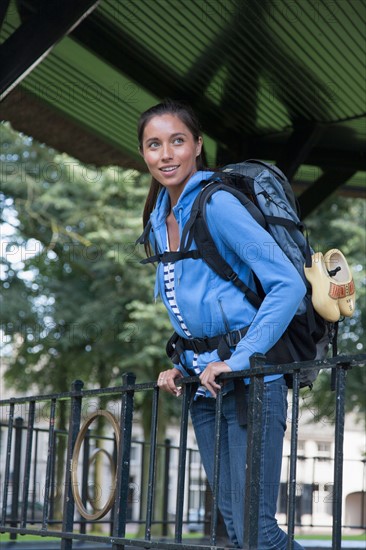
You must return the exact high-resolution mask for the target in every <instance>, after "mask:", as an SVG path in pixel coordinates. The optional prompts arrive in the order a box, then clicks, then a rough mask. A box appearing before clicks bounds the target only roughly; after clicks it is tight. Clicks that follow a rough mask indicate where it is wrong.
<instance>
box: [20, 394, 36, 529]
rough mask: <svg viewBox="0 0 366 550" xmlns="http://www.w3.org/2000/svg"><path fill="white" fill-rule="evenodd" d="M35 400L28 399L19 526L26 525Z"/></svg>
mask: <svg viewBox="0 0 366 550" xmlns="http://www.w3.org/2000/svg"><path fill="white" fill-rule="evenodd" d="M35 407H36V402H35V401H30V403H29V412H28V425H27V443H26V448H25V459H24V476H23V491H22V512H21V522H20V526H21V527H26V525H27V512H28V497H29V482H30V470H31V459H32V445H33V430H34V416H35Z"/></svg>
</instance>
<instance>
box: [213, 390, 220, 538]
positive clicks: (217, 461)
mask: <svg viewBox="0 0 366 550" xmlns="http://www.w3.org/2000/svg"><path fill="white" fill-rule="evenodd" d="M221 427H222V391H219V392H218V394H217V396H216V411H215V451H214V473H213V480H212V501H211V528H210V544H211V545H212V546H216V531H217V516H218V511H219V492H220V462H221V456H220V454H221V453H220V448H221V432H222V430H221Z"/></svg>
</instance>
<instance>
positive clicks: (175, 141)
mask: <svg viewBox="0 0 366 550" xmlns="http://www.w3.org/2000/svg"><path fill="white" fill-rule="evenodd" d="M183 142H184V139H183V138H175V140H174V143H178V144H181V143H183Z"/></svg>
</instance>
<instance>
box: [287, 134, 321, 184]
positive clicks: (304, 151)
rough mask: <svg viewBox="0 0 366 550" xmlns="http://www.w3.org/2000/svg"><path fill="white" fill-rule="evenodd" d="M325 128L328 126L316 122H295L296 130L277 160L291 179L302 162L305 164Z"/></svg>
mask: <svg viewBox="0 0 366 550" xmlns="http://www.w3.org/2000/svg"><path fill="white" fill-rule="evenodd" d="M325 128H326V126H324V125H320V124H316V123H305V124H301V125H300V124H298V125H297V126H296V124H295V128H294V131H293V132H292V134H291V136H290V137H289V139H288V141H287V144H286V145H285V147H284V151H283V154H282V155H281V156H280V158H279V159H278V161H277V166H278V167H279V168H280V169H281V170H282V171H283V172H284V173H285V174H286V176H287V177H288V179H289V180H291V179H292V178H293V177H294V175H295V174H296V172H297V170H298V169H299V168H300V166H301V164H304V162H305V161H306V159H307V157H308V155H309V153H310V151H311V150H312V149H313V147H314V146H315V145H316V144H317V142H318V140H319V138H320V136H321V135H322V133H323V132H324V130H325Z"/></svg>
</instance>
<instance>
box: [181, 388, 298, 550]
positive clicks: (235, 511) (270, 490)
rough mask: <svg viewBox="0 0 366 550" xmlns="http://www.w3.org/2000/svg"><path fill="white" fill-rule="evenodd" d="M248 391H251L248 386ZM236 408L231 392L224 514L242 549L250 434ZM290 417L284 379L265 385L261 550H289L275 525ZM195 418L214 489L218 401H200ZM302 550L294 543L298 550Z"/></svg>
mask: <svg viewBox="0 0 366 550" xmlns="http://www.w3.org/2000/svg"><path fill="white" fill-rule="evenodd" d="M245 391H247V392H248V391H249V388H248V386H246V388H245ZM235 407H236V406H235V396H234V392H233V391H230V392H228V393H227V394H226V395H224V397H223V418H222V432H221V433H222V438H221V450H220V452H221V458H220V478H219V508H220V512H221V514H222V516H223V518H224V521H225V524H226V529H227V532H228V535H229V537H230V540H231V541H232V542H233V543H234V544H235V545H236V547H238V548H240V547H242V546H243V523H244V487H245V459H246V446H247V428H246V427H243V426H240V425H239V424H238V421H237V417H236V408H235ZM286 415H287V386H286V383H285V381H284V379H283V378H279V379H278V380H274V381H273V382H267V383H265V385H264V403H263V423H262V428H261V429H262V434H263V436H262V454H261V465H262V468H261V488H260V503H259V535H258V550H286V545H287V535H286V533H285V532H284V531H282V529H280V528H279V526H278V524H277V521H276V519H275V514H276V504H277V497H278V489H279V483H280V475H281V463H282V447H283V436H284V433H285V430H286ZM191 418H192V423H193V427H194V430H195V434H196V439H197V443H198V447H199V450H200V454H201V459H202V462H203V466H204V468H205V471H206V475H207V478H208V481H209V483H210V484H211V485H212V479H213V466H214V446H215V436H214V434H215V399H210V398H205V397H200V398H198V399H197V400H196V401H193V402H192V405H191ZM258 428H259V427H258ZM301 549H302V547H301V546H300V545H299V544H298V543H297V542H294V550H301Z"/></svg>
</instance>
